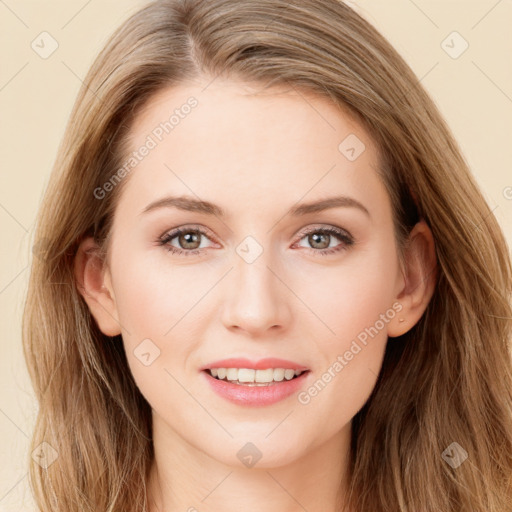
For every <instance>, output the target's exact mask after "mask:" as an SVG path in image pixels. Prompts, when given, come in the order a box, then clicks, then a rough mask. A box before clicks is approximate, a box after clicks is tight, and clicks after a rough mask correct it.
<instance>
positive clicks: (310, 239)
mask: <svg viewBox="0 0 512 512" xmlns="http://www.w3.org/2000/svg"><path fill="white" fill-rule="evenodd" d="M208 235H209V233H208V232H207V231H205V230H204V229H201V228H199V227H186V226H185V227H182V228H176V229H173V230H172V231H169V232H168V233H165V234H164V235H163V236H162V237H161V238H159V239H158V244H159V245H161V246H164V247H165V248H166V250H168V251H170V252H172V253H174V254H177V255H182V256H193V255H196V254H200V253H201V252H202V249H204V248H205V246H204V245H202V243H201V238H202V237H204V238H207V239H208V238H209V237H208ZM336 238H337V239H338V240H340V241H341V243H340V244H338V245H336V246H334V247H333V246H332V245H331V242H332V241H333V240H334V239H336ZM174 239H176V242H175V243H172V242H173V241H174ZM304 239H307V243H309V244H310V246H311V248H309V249H308V250H310V251H312V252H313V253H314V254H320V255H322V256H325V255H328V254H333V253H336V252H340V251H344V250H347V249H348V248H349V247H350V246H352V245H353V244H354V243H355V241H354V238H353V237H352V236H351V235H350V233H348V231H345V230H343V229H340V228H336V227H334V226H329V227H323V228H319V227H316V228H312V229H311V228H310V229H309V230H307V231H303V232H302V233H301V238H300V239H299V242H300V241H302V240H304ZM299 247H304V246H303V245H299Z"/></svg>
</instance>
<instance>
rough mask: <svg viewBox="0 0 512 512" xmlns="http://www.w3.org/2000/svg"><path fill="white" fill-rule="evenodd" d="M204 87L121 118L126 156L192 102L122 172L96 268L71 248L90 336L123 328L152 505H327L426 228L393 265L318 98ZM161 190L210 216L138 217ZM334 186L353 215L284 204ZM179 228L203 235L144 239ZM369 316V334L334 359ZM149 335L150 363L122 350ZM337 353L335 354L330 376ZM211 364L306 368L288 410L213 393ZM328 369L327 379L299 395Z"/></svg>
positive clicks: (423, 257)
mask: <svg viewBox="0 0 512 512" xmlns="http://www.w3.org/2000/svg"><path fill="white" fill-rule="evenodd" d="M208 82H209V81H207V80H205V81H204V82H201V83H199V82H198V83H194V84H187V85H182V86H180V87H173V88H168V89H166V90H165V91H161V92H160V93H158V94H157V95H156V96H155V97H153V98H152V99H151V101H150V102H149V103H148V104H147V106H146V107H145V109H144V111H143V112H142V113H141V114H140V115H139V116H138V117H137V118H136V120H135V123H134V125H133V126H132V130H131V136H130V146H131V148H132V150H136V149H137V148H140V147H141V145H143V144H144V141H145V140H147V136H148V134H151V133H152V131H153V130H154V129H155V127H157V126H158V125H159V123H161V122H162V121H163V120H164V119H167V118H168V116H169V112H172V111H173V110H174V109H175V108H177V107H179V106H180V105H183V104H184V103H185V102H186V101H187V98H189V97H190V96H194V97H195V98H196V99H197V100H198V105H197V106H196V107H195V108H194V109H193V110H191V112H190V113H189V114H188V115H187V116H184V118H183V119H180V122H179V124H178V125H177V126H175V128H174V129H173V130H172V132H170V133H169V134H167V135H166V136H165V137H164V138H163V139H162V140H161V141H160V142H159V143H158V144H157V146H156V147H154V148H153V149H151V151H150V152H149V154H148V155H147V156H145V157H144V159H143V160H142V161H141V162H140V163H138V165H137V166H136V168H135V169H134V170H133V171H132V172H131V174H130V176H129V177H127V178H125V179H127V180H128V181H127V182H126V183H125V184H124V185H125V188H124V189H123V191H122V195H121V197H120V201H119V203H118V206H117V208H116V212H115V217H114V226H113V238H112V247H111V249H112V250H111V252H110V253H109V257H108V261H107V263H104V264H103V263H102V262H101V261H100V260H99V259H98V258H97V255H96V253H95V249H96V247H95V245H94V242H93V241H92V239H86V240H84V241H83V243H82V244H81V246H80V250H79V252H78V255H77V258H76V267H75V268H76V276H77V281H78V283H79V285H80V286H81V287H82V291H83V295H84V298H85V300H86V301H87V303H88V305H89V308H90V310H91V312H92V314H93V316H94V318H95V319H96V321H97V323H98V325H99V326H100V328H101V330H102V331H103V332H104V333H105V334H107V335H109V336H114V335H117V334H122V340H123V343H124V345H125V349H126V353H127V357H128V361H129V365H130V369H131V371H132V373H133V376H134V378H135V381H136V382H137V385H138V386H139V389H140V391H141V393H142V394H143V395H144V396H145V398H146V399H147V401H148V402H149V403H150V405H151V407H152V411H153V412H152V414H153V427H154V430H153V439H154V446H155V461H154V464H153V468H152V472H151V478H150V481H149V482H148V498H149V500H150V510H151V512H158V511H162V512H163V511H165V512H172V511H187V510H189V511H190V512H192V511H194V510H197V511H200V512H210V511H218V510H223V512H235V511H240V510H245V511H250V512H256V511H260V510H265V511H266V512H277V511H279V512H292V511H293V512H295V511H298V510H304V509H305V510H308V511H309V512H320V511H322V512H325V511H333V512H334V511H335V510H337V509H336V499H337V497H338V496H339V497H340V499H343V492H344V490H345V488H346V484H347V479H346V469H347V464H348V448H349V443H350V429H351V422H352V418H353V417H354V415H355V414H356V413H357V412H358V411H359V410H360V409H361V407H362V406H363V405H364V404H365V402H366V401H367V399H368V397H369V396H370V393H371V392H372V390H373V388H374V386H375V382H376V379H377V375H378V374H379V371H380V368H381V364H382V358H383V355H384V349H385V346H386V343H388V342H389V343H393V339H392V338H393V337H396V336H399V335H401V334H403V333H404V332H406V331H408V330H409V329H410V328H411V327H412V326H413V325H414V324H415V323H416V322H417V321H418V320H419V319H420V317H421V315H422V314H423V312H424V311H425V308H426V306H427V304H428V302H429V300H430V298H431V296H432V293H433V287H434V283H433V280H432V279H430V278H429V273H430V271H431V269H432V265H434V262H435V253H434V242H433V238H432V234H431V232H430V230H429V228H428V226H427V225H426V224H425V223H424V222H420V223H418V224H417V225H416V227H415V228H414V229H413V231H412V232H411V237H410V238H411V244H410V248H409V249H408V251H407V252H406V254H405V256H406V262H407V265H406V267H405V268H403V269H402V268H401V266H400V264H399V259H398V252H397V247H396V242H395V239H394V234H393V220H392V213H391V212H392V210H391V203H390V198H389V196H388V194H387V191H386V189H385V187H384V185H383V183H382V182H381V180H380V178H379V176H378V175H377V172H376V170H375V169H377V168H378V165H379V161H378V153H377V150H376V147H375V145H374V143H373V141H372V140H371V139H370V137H369V135H368V134H367V133H366V132H365V130H363V128H362V127H361V126H360V125H358V124H357V123H356V122H355V121H354V120H352V119H351V118H350V117H348V116H347V115H345V114H344V113H342V112H341V111H340V110H339V109H338V108H336V107H335V106H334V105H332V104H331V103H329V102H328V101H327V100H325V99H322V98H319V97H316V96H313V95H307V94H304V93H301V94H298V93H296V92H294V91H293V90H286V91H283V90H279V89H273V90H267V91H266V92H265V93H263V94H259V95H252V94H251V93H252V92H253V91H254V89H253V88H251V87H249V86H248V85H247V84H242V83H239V82H227V81H221V80H220V79H217V80H215V81H214V82H213V83H211V85H209V86H208V87H207V88H206V89H205V90H203V89H204V87H205V86H206V85H207V83H208ZM350 134H354V135H355V136H357V138H358V139H359V140H360V141H362V142H363V143H364V145H365V149H364V151H362V153H361V154H360V155H359V156H358V157H357V158H355V159H353V160H351V159H349V158H347V156H346V154H344V152H343V151H340V149H339V145H340V143H341V142H342V141H343V140H344V139H345V138H346V137H347V136H348V135H350ZM350 156H353V155H350ZM171 195H172V196H181V195H186V196H189V197H190V198H192V199H201V200H205V201H209V202H211V203H215V204H216V205H218V206H220V207H222V209H223V210H225V217H221V216H220V215H208V214H206V213H202V212H198V211H183V210H179V209H177V208H173V207H162V208H155V209H153V210H151V211H148V212H145V213H142V212H143V210H144V209H145V208H146V207H147V206H148V205H149V204H151V203H152V202H154V201H157V200H159V199H161V198H164V197H167V196H171ZM334 196H348V197H350V198H352V199H355V200H356V201H358V202H359V203H360V204H361V205H363V206H364V208H366V209H367V213H366V212H365V211H364V210H363V209H361V208H358V207H355V206H351V205H348V206H347V205H345V206H338V207H335V208H329V209H326V210H324V211H318V212H312V213H309V214H307V215H303V216H293V215H289V214H287V211H288V210H289V209H290V208H292V207H295V206H297V205H299V204H303V203H310V202H315V201H318V200H322V199H326V198H330V197H334ZM177 227H182V228H183V229H184V230H185V229H189V230H191V229H192V230H193V229H198V228H199V229H201V230H203V231H204V234H198V235H197V238H196V241H197V243H196V245H195V246H194V245H193V243H192V242H194V239H193V238H191V236H193V233H192V235H190V234H189V237H188V238H185V237H179V236H176V237H174V238H173V239H172V241H168V242H167V245H166V246H165V245H160V244H159V243H158V240H159V238H160V237H162V236H163V235H165V234H166V233H168V232H170V231H171V230H173V229H174V228H177ZM322 228H323V229H325V228H337V229H341V230H342V232H343V233H344V234H345V235H346V234H348V235H349V238H346V237H345V238H339V237H338V236H337V235H334V234H329V233H325V232H322V231H321V229H322ZM318 230H320V231H318ZM189 233H190V231H189ZM315 233H316V236H314V234H315ZM247 236H250V237H252V239H253V240H254V241H255V242H256V245H254V246H252V247H253V248H252V249H251V250H252V251H254V250H256V249H254V247H257V246H259V247H260V248H261V249H262V252H261V254H260V255H259V256H258V257H257V258H256V259H255V260H254V261H253V262H251V263H248V262H247V261H246V260H244V258H242V257H241V256H240V254H239V253H238V252H237V247H238V246H239V245H240V244H241V243H242V242H243V241H244V240H245V239H246V237H247ZM350 240H351V242H350ZM187 241H188V243H189V245H186V244H185V242H187ZM169 246H172V247H173V248H175V249H177V250H180V249H181V251H182V253H181V254H176V253H172V252H170V251H169V250H168V248H169ZM192 247H193V248H192ZM196 248H197V250H198V251H199V252H198V253H195V254H188V255H185V254H183V253H185V252H186V251H188V252H190V251H192V250H194V249H196ZM331 249H336V250H334V251H333V252H332V253H331V254H325V255H324V254H322V253H325V252H326V251H327V250H331ZM86 251H89V252H86ZM393 304H395V309H393ZM398 309H399V311H398ZM383 317H384V318H383ZM379 319H381V322H380V323H377V321H378V320H379ZM400 319H403V320H402V321H400ZM381 324H382V327H381ZM370 326H378V327H379V328H378V329H377V330H378V333H377V334H376V335H374V336H372V337H368V343H367V344H366V345H364V346H363V345H362V344H361V343H359V345H361V347H362V349H361V350H360V351H359V352H357V353H356V354H355V355H353V357H350V356H349V357H350V359H349V358H347V357H345V356H344V354H346V353H347V351H349V352H351V351H352V353H354V351H353V344H352V343H353V341H354V340H357V339H358V338H357V336H358V335H360V333H362V332H364V331H365V329H366V328H369V327H370ZM388 338H389V340H388ZM146 339H150V340H151V343H152V344H153V345H154V346H155V347H158V349H159V351H160V353H159V356H158V357H157V358H156V359H154V361H153V362H152V363H151V364H150V365H145V364H143V363H142V362H141V360H140V359H139V358H138V357H137V356H136V354H135V353H134V350H136V349H137V347H138V346H139V345H140V344H141V342H142V341H143V340H146ZM146 343H147V342H146ZM153 345H148V346H149V347H153ZM351 347H352V348H351ZM340 355H341V356H342V357H344V361H345V363H346V364H343V369H342V370H341V371H336V370H335V369H334V363H335V362H336V361H337V360H338V359H337V358H338V356H340ZM226 357H248V358H249V359H253V360H258V359H261V358H263V357H279V358H283V359H289V360H292V361H295V362H298V363H300V364H303V365H305V366H307V367H308V368H309V370H310V372H309V375H308V376H307V381H306V383H305V384H304V387H303V389H302V391H303V394H302V395H301V396H302V398H303V400H302V402H301V401H300V400H299V398H298V395H297V393H295V394H294V395H292V396H290V397H288V398H286V399H284V400H281V401H280V402H277V403H275V404H272V405H268V406H264V407H251V406H240V405H236V404H233V403H230V402H228V401H227V400H225V399H224V398H222V397H220V396H218V395H217V394H215V393H214V392H213V391H212V390H211V389H210V386H209V385H207V383H206V380H205V379H204V375H203V374H202V373H201V371H200V368H201V367H202V366H203V365H205V364H207V363H208V362H211V361H214V360H216V359H220V358H226ZM329 368H330V374H331V379H330V380H329V382H328V383H327V384H326V385H325V386H324V387H323V389H322V390H321V391H319V392H317V394H316V395H314V396H312V395H311V394H310V393H308V389H309V388H310V387H311V386H313V384H314V383H315V382H316V381H318V380H319V379H321V378H322V375H323V374H324V373H325V372H328V371H329ZM338 368H339V366H338ZM326 380H327V379H326ZM308 396H309V401H308ZM306 402H307V403H306ZM249 442H250V443H252V444H253V445H255V446H256V447H257V449H258V451H259V452H260V453H261V458H260V459H259V460H258V461H257V463H256V464H254V465H253V466H251V467H248V466H247V465H246V464H245V463H244V462H243V461H242V460H241V458H239V456H237V454H238V453H239V451H240V450H241V449H242V448H243V447H244V446H247V443H249Z"/></svg>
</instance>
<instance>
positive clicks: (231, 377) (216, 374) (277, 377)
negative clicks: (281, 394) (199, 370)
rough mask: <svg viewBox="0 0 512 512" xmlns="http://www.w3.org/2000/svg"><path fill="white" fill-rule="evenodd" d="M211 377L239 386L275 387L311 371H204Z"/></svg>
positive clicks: (281, 369)
mask: <svg viewBox="0 0 512 512" xmlns="http://www.w3.org/2000/svg"><path fill="white" fill-rule="evenodd" d="M204 371H205V372H206V373H208V374H209V375H210V376H211V377H213V378H215V379H217V380H221V381H224V382H229V383H230V384H236V385H239V386H273V385H278V384H279V383H281V382H287V381H290V380H294V379H296V378H298V377H300V376H301V375H302V374H303V373H307V372H309V370H291V369H284V368H267V369H265V370H254V369H252V368H209V369H207V370H204Z"/></svg>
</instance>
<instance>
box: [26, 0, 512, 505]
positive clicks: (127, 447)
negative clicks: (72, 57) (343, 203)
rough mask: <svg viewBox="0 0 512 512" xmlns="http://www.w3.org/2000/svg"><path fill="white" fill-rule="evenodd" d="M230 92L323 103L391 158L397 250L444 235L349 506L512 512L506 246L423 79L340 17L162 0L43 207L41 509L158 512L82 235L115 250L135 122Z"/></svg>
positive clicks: (385, 372)
mask: <svg viewBox="0 0 512 512" xmlns="http://www.w3.org/2000/svg"><path fill="white" fill-rule="evenodd" d="M219 75H222V76H225V77H234V78H237V79H241V80H243V81H245V82H248V83H254V84H260V85H262V86H264V87H270V86H272V85H285V86H288V87H294V88H295V89H297V90H304V91H310V92H314V93H316V94H318V95H321V96H323V97H326V98H328V99H330V100H331V101H333V102H334V103H335V104H336V105H339V107H340V108H341V109H344V110H348V111H349V112H351V113H352V114H353V115H354V116H356V117H357V119H358V120H359V121H360V122H361V123H362V125H363V126H364V127H365V128H366V129H367V130H368V132H369V133H370V134H371V136H372V137H373V139H374V140H375V142H376V143H377V146H378V149H379V153H380V157H381V162H380V163H381V165H380V167H379V170H378V171H379V174H380V175H381V176H382V179H383V182H384V184H385V185H386V188H387V190H388V192H389V194H390V197H391V200H392V204H393V216H394V223H395V231H396V238H397V241H398V247H399V248H403V247H404V244H405V243H406V240H407V234H408V233H409V231H410V229H411V227H412V226H413V225H414V224H415V223H416V222H417V221H418V220H419V219H420V218H421V219H424V220H425V221H426V222H427V224H428V225H429V227H430V229H431V230H432V233H433V236H434V240H435V245H436V256H437V264H438V269H437V283H436V288H435V291H434V295H433V297H432V299H431V301H430V303H429V305H428V307H427V310H426V311H425V313H424V315H423V316H422V318H421V319H420V321H419V322H418V323H417V324H416V325H415V326H414V327H413V328H411V329H410V330H409V331H408V332H407V333H406V334H404V335H403V336H401V337H399V338H394V339H393V340H392V342H389V343H388V345H387V348H386V353H385V357H384V362H383V367H382V371H381V374H380V375H379V378H378V381H377V384H376V386H375V388H374V390H373V392H372V394H371V396H370V398H369V400H368V401H367V403H366V404H365V405H364V407H363V408H362V409H361V410H360V411H359V412H358V414H357V415H356V416H355V417H354V419H353V427H352V445H351V458H350V474H349V478H350V494H349V498H350V503H349V505H350V507H351V508H352V509H353V510H354V511H356V512H369V511H371V512H420V511H421V512H428V511H432V512H434V511H436V512H439V511H443V512H468V511H471V512H510V511H512V362H511V345H510V343H511V333H512V310H511V302H510V300H511V287H512V270H511V263H510V257H509V253H508V248H507V245H506V242H505V240H504V237H503V234H502V232H501V230H500V228H499V225H498V223H497V221H496V219H495V217H494V215H493V214H492V212H491V211H490V209H489V206H488V205H487V203H486V201H485V200H484V198H483V196H482V194H481V192H480V191H479V189H478V187H477V184H476V182H475V180H474V178H473V177H472V175H471V173H470V171H469V169H468V166H467V164H466V162H465V160H464V158H463V156H462V155H461V151H460V149H459V147H458V146H457V144H456V142H455V140H454V137H453V136H452V134H451V133H450V131H449V129H448V127H447V126H446V124H445V122H444V120H443V118H442V116H441V115H440V113H439V112H438V110H437V108H436V106H435V104H434V103H433V101H432V100H431V99H430V97H429V96H428V95H427V93H426V92H425V90H424V89H423V87H422V86H421V84H420V83H419V82H418V80H417V78H416V76H415V75H414V74H413V72H412V71H411V69H410V68H409V67H408V66H407V64H406V63H405V62H404V60H403V59H402V58H401V57H400V56H399V55H398V53H397V52H396V51H395V50H394V49H393V48H392V46H391V45H390V44H389V43H388V42H387V41H386V40H385V39H384V37H383V36H382V35H380V34H379V33H378V32H377V31H376V30H375V28H373V27H372V26H371V25H370V24H369V23H368V22H367V21H365V20H364V19H363V18H362V17H361V16H359V15H358V14H357V13H356V12H355V11H353V10H352V9H350V8H349V7H348V6H347V5H345V4H343V3H342V2H340V1H337V0H293V1H291V2H282V1H279V0H258V1H257V2H254V1H251V0H236V1H234V0H160V1H155V2H152V3H150V4H148V5H147V6H146V7H144V8H143V9H141V10H140V11H139V12H137V13H136V14H134V15H133V16H131V17H130V18H129V19H128V20H127V21H126V22H124V23H123V24H122V26H121V27H120V28H119V29H117V30H116V31H115V33H114V34H113V35H112V37H111V38H110V40H109V41H108V42H107V44H106V46H105V48H104V49H103V50H102V51H101V53H100V54H99V55H98V57H97V58H96V60H95V62H94V63H93V65H92V67H91V69H90V71H89V73H88V75H87V77H86V78H85V80H84V85H83V87H82V89H81V90H80V92H79V95H78V98H77V100H76V103H75V105H74V108H73V111H72V113H71V118H70V120H69V123H68V126H67V129H66V132H65V136H64V139H63V141H62V144H61V146H60V148H59V151H58V156H57V159H56V162H55V167H54V169H53V172H52V175H51V179H50V183H49V185H48V188H47V190H46V194H45V196H44V200H43V203H42V205H41V209H40V214H39V217H38V222H37V230H36V240H37V243H38V247H39V250H38V253H37V256H36V257H34V259H33V262H32V267H31V275H30V281H29V289H28V295H27V300H26V304H25V310H24V316H23V347H24V354H25V358H26V362H27V366H28V369H29V373H30V377H31V379H32V383H33V387H34V390H35V394H36V398H37V400H38V402H39V405H40V407H39V411H38V416H37V421H36V425H35V429H34V433H33V438H32V450H33V449H36V447H41V446H42V448H40V449H44V450H50V448H49V447H52V449H53V450H55V451H56V453H57V454H58V456H57V458H56V459H55V460H54V461H53V462H52V463H51V464H49V465H40V464H36V463H34V462H33V461H32V460H30V473H29V474H30V483H31V487H32V490H33V494H34V496H35V498H36V501H37V505H38V507H39V508H40V510H41V511H42V512H92V511H95V512H96V511H98V512H99V511H101V512H119V511H123V512H141V511H145V510H147V502H146V500H147V496H146V479H147V477H148V471H149V468H150V466H151V463H152V459H153V455H154V454H153V446H152V440H151V409H150V406H149V404H148V403H147V402H146V401H145V399H144V398H143V397H142V395H141V393H140V392H139V390H138V388H137V386H136V384H135V382H134V380H133V378H132V376H131V372H130V370H129V367H128V364H127V361H126V356H125V354H124V350H123V345H122V343H120V342H118V341H119V340H116V339H115V338H114V339H113V338H109V337H107V336H105V335H103V334H102V333H101V331H100V330H99V329H98V326H97V324H96V323H95V321H94V320H93V318H92V316H91V314H90V312H89V309H88V307H87V305H86V303H85V301H84V300H83V297H82V296H81V295H80V292H79V290H78V288H77V284H76V282H75V278H74V273H73V263H74V257H75V253H76V250H77V247H78V244H79V242H80V241H81V240H82V239H83V238H84V237H85V236H89V235H93V236H94V237H95V239H96V241H97V242H98V243H99V244H103V245H104V247H105V252H107V249H106V248H107V246H106V245H105V243H106V242H107V241H108V235H109V233H110V232H111V231H110V230H111V228H112V216H113V212H114V209H115V207H116V204H117V201H118V199H119V196H120V194H121V192H122V190H123V183H124V181H126V180H123V181H121V182H120V183H119V185H118V186H116V187H115V188H114V189H113V190H112V191H111V192H110V193H108V194H106V196H105V197H104V198H102V199H101V200H99V199H98V198H97V197H95V195H94V190H95V189H97V188H98V187H101V186H102V185H103V184H104V183H106V182H108V181H109V179H110V178H111V177H112V176H113V175H114V174H115V172H116V171H117V170H118V169H119V168H120V167H122V165H123V163H124V162H123V156H124V155H125V153H126V149H127V147H126V142H127V134H128V130H129V129H130V126H131V123H132V121H133V119H134V118H135V116H136V115H137V113H138V112H140V109H141V107H142V106H143V105H144V104H145V103H146V102H147V101H148V99H149V98H151V97H152V96H153V95H154V94H155V93H156V92H157V91H159V90H161V89H163V88H167V87H169V86H172V85H173V84H176V85H177V84H183V83H186V82H187V81H189V80H193V79H195V78H197V77H199V76H206V77H211V79H213V78H214V77H216V76H219ZM43 442H45V443H47V444H44V445H42V443H43ZM453 442H456V443H458V444H459V445H460V446H461V447H463V449H464V450H465V451H466V452H467V454H468V459H467V460H466V461H465V462H464V463H463V464H461V465H460V466H459V467H456V468H455V467H452V466H451V465H450V464H448V463H447V462H445V460H444V459H443V457H442V454H443V452H444V451H445V449H446V448H448V447H449V446H451V445H452V443H453ZM452 446H453V445H452ZM32 450H30V451H32ZM48 453H51V454H53V453H54V452H51V451H50V452H48ZM46 466H47V467H46ZM340 510H341V505H340Z"/></svg>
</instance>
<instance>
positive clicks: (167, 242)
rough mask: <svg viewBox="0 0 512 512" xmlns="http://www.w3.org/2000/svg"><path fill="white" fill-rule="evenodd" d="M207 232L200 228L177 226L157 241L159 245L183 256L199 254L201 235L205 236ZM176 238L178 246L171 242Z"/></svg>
mask: <svg viewBox="0 0 512 512" xmlns="http://www.w3.org/2000/svg"><path fill="white" fill-rule="evenodd" d="M207 235H208V233H207V232H206V231H204V230H203V229H200V228H190V227H189V228H187V227H185V228H177V229H174V230H172V231H170V232H168V233H166V234H165V235H163V237H161V238H160V239H159V241H158V243H159V245H162V246H164V247H165V248H166V249H167V250H168V251H170V252H172V253H174V254H180V255H183V256H191V255H194V254H199V253H200V252H201V250H200V249H202V248H204V246H202V245H201V237H205V238H207ZM175 238H176V243H177V244H178V247H176V246H175V245H173V244H172V243H171V242H172V241H173V240H174V239H175Z"/></svg>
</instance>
